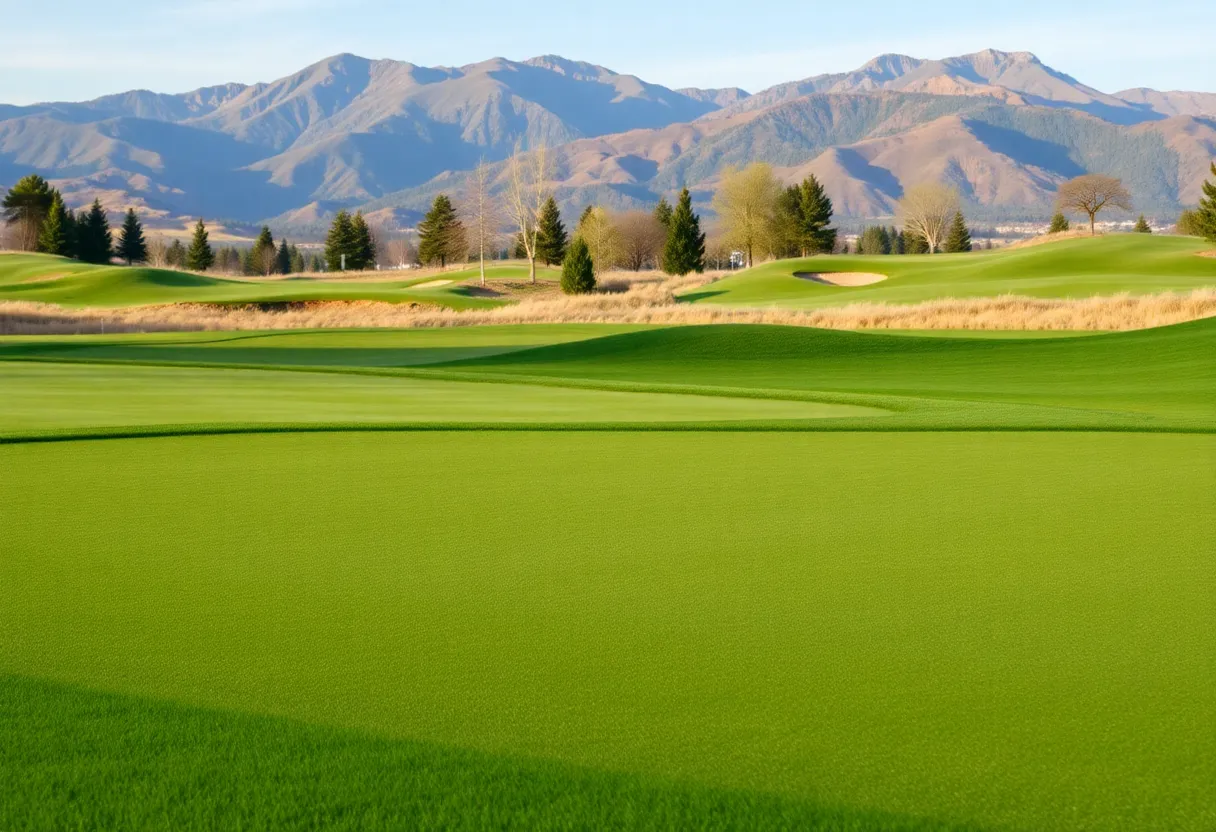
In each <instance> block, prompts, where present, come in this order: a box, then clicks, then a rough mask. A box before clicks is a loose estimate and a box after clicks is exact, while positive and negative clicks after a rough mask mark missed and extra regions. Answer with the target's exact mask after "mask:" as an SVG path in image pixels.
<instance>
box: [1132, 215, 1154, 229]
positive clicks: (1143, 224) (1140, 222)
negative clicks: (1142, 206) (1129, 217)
mask: <svg viewBox="0 0 1216 832" xmlns="http://www.w3.org/2000/svg"><path fill="white" fill-rule="evenodd" d="M1132 230H1133V231H1135V232H1136V233H1137V234H1152V233H1153V229H1152V226H1150V225H1149V224H1148V220H1146V219H1145V218H1144V214H1141V215H1140V216H1139V217H1138V218H1137V219H1136V225H1135V227H1134V228H1133V229H1132Z"/></svg>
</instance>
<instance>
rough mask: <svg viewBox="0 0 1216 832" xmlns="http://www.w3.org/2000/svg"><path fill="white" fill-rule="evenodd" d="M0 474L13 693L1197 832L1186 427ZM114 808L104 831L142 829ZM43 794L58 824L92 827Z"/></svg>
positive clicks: (1206, 810) (248, 445)
mask: <svg viewBox="0 0 1216 832" xmlns="http://www.w3.org/2000/svg"><path fill="white" fill-rule="evenodd" d="M0 453H2V454H3V461H4V466H5V470H6V472H7V473H6V476H5V478H4V479H3V482H2V484H0V504H3V505H5V506H6V509H7V511H8V512H9V516H10V517H16V518H18V522H16V523H12V522H10V523H9V524H8V526H7V529H6V538H7V547H6V552H7V554H6V557H5V558H4V559H2V560H0V667H2V668H3V670H4V671H6V672H8V673H11V674H17V675H19V676H22V677H29V678H39V679H46V680H51V681H55V682H60V683H70V684H78V685H84V686H86V687H88V688H93V689H98V690H104V691H112V692H115V693H120V694H126V695H137V696H141V697H148V698H151V699H153V700H169V701H172V702H177V703H181V704H182V705H186V706H203V707H221V708H225V709H229V710H231V711H235V712H241V713H245V714H254V715H268V716H284V717H291V718H293V719H296V720H299V721H301V722H303V723H307V724H312V725H319V726H327V727H332V728H344V729H353V730H357V731H361V732H364V733H366V734H368V735H370V736H376V737H382V738H385V740H410V741H418V742H423V743H426V744H428V745H429V746H431V747H438V748H449V749H469V750H470V751H475V752H482V753H485V754H489V755H495V759H494V760H479V758H476V757H475V756H474V757H472V758H470V759H469V760H468V762H467V765H468V766H471V767H473V768H474V769H476V768H478V767H480V766H501V765H503V763H502V762H501V759H502V758H503V757H507V758H521V757H522V758H531V759H538V760H540V759H543V760H549V761H555V762H557V763H560V764H563V765H564V764H570V765H577V766H586V767H590V768H592V769H596V770H600V771H608V772H622V773H627V774H629V775H630V776H634V777H639V778H643V779H651V778H653V779H654V780H655V781H657V782H659V783H662V782H675V783H681V784H688V785H689V786H690V787H704V788H710V789H726V790H729V791H732V792H748V793H752V794H755V795H756V796H757V799H758V800H760V801H761V802H763V801H764V800H765V799H766V798H765V797H764V796H766V795H772V796H778V797H788V798H791V799H794V800H803V801H809V802H811V803H819V804H822V805H828V806H833V807H843V808H846V809H850V810H853V811H855V812H856V813H857V817H859V818H861V819H862V820H864V819H865V818H867V817H872V814H871V813H891V814H893V815H894V816H896V817H911V818H922V819H926V820H927V821H929V820H932V821H940V822H942V823H958V824H972V825H975V826H980V827H992V828H1023V829H1036V830H1037V829H1076V828H1090V829H1122V828H1136V829H1171V830H1187V829H1195V830H1203V829H1209V828H1211V826H1212V824H1213V823H1216V801H1213V795H1212V792H1211V789H1210V785H1211V782H1212V780H1213V778H1214V777H1216V768H1214V767H1213V765H1214V761H1216V740H1214V738H1213V735H1212V733H1211V730H1210V726H1211V725H1212V724H1213V720H1216V696H1214V695H1213V694H1214V693H1216V665H1213V663H1212V661H1211V658H1212V656H1213V651H1214V650H1216V607H1213V606H1212V604H1211V598H1212V594H1213V592H1216V559H1214V558H1213V557H1212V554H1213V551H1212V540H1213V539H1216V538H1214V535H1216V523H1214V518H1213V506H1212V502H1211V495H1212V493H1213V490H1214V489H1216V468H1214V467H1213V466H1212V465H1211V464H1210V463H1211V461H1212V459H1213V454H1216V445H1214V444H1213V439H1212V437H1210V436H1189V437H1188V436H1149V435H1135V434H1123V435H1112V434H1076V435H1073V434H1033V433H1031V434H1001V435H991V434H950V433H944V434H919V435H910V434H901V433H872V434H852V435H849V434H840V435H833V434H760V435H757V434H707V433H677V434H635V433H598V434H587V433H557V434H522V433H514V434H512V433H446V434H445V433H438V434H389V435H385V434H362V435H350V434H345V435H343V434H336V435H331V436H323V435H309V436H293V435H279V436H261V437H248V436H243V437H182V438H169V439H148V440H124V441H120V442H69V443H52V444H49V445H21V446H10V447H7V448H5V449H3V450H2V451H0ZM1112 460H1118V465H1112V464H1111V461H1112ZM65 472H71V475H70V476H67V477H65V476H64V474H65ZM169 483H172V486H171V487H166V485H167V484H169ZM574 494H577V495H578V499H574V500H572V499H566V498H564V495H574ZM49 517H54V518H55V520H54V522H53V523H47V522H44V521H43V520H44V519H45V518H49ZM457 518H459V519H457ZM6 684H9V685H23V684H25V683H23V682H20V681H12V682H9V683H6ZM18 689H19V690H28V687H26V688H18ZM10 695H15V694H10ZM41 695H42V696H52V697H54V696H59V697H62V696H64V695H65V694H56V693H54V690H53V689H52V690H51V691H50V692H46V693H43V694H41ZM41 701H42V700H40V699H35V702H34V704H33V705H26V706H24V707H27V708H28V707H39V706H40V703H41ZM41 707H44V708H47V709H50V711H51V712H57V713H60V714H61V715H62V716H61V718H62V719H64V720H66V722H64V723H61V725H62V727H61V728H60V730H61V731H67V732H70V731H73V730H74V726H77V725H79V729H76V730H82V729H83V730H85V735H86V736H90V737H95V739H93V740H91V741H93V742H97V743H99V744H101V745H104V746H109V745H111V744H113V743H115V742H118V738H119V737H126V736H127V734H126V731H125V729H124V728H123V727H122V725H123V723H122V722H121V721H119V720H111V721H109V722H105V721H102V722H101V723H100V724H98V721H97V720H98V718H97V717H96V716H92V714H93V712H94V711H93V710H92V708H96V707H97V706H95V705H94V706H92V708H90V707H89V706H73V707H72V708H68V709H63V708H61V707H59V706H56V705H54V704H53V702H52V703H50V704H47V705H44V706H41ZM81 709H83V714H80V713H79V710H81ZM150 718H152V717H144V718H141V720H140V722H141V723H142V722H143V720H144V719H150ZM156 718H158V719H166V718H167V717H165V716H159V717H156ZM179 718H180V719H187V720H189V719H200V718H202V717H198V716H191V715H190V713H189V712H185V713H183V714H182V715H181V716H180V717H179ZM26 724H27V723H24V722H23V723H22V725H26ZM28 730H34V729H28ZM174 730H180V729H174ZM249 730H251V731H256V730H257V728H256V726H255V727H253V728H250V729H249ZM111 733H114V734H115V736H114V739H113V740H111V739H109V735H110V734H111ZM284 741H285V742H289V741H292V739H291V737H290V735H289V736H288V737H286V738H285V739H284ZM296 741H297V742H303V741H302V740H296ZM352 741H353V740H352ZM26 742H28V740H27V741H26ZM59 742H61V743H62V742H64V740H63V739H60V740H59ZM123 742H133V741H132V740H123ZM303 747H304V748H307V746H306V745H305V746H303ZM130 753H131V754H133V755H137V756H134V757H133V758H132V759H130V760H126V761H121V762H124V763H125V767H120V768H118V771H119V772H123V773H125V775H126V776H137V777H138V778H140V779H141V782H143V781H146V782H147V783H148V784H149V785H147V786H146V787H141V792H142V791H143V788H147V789H149V790H151V791H153V792H157V791H158V790H159V791H163V790H164V789H172V788H175V787H176V788H189V787H188V786H186V785H185V784H187V783H190V782H195V781H194V780H193V777H194V772H193V769H190V768H183V769H181V770H178V771H176V773H175V771H174V770H172V769H171V770H169V771H164V770H161V769H160V768H159V767H157V766H149V765H148V763H147V762H145V761H147V760H148V757H147V754H149V753H152V754H156V752H148V751H140V750H139V749H138V747H136V750H134V751H132V752H130ZM385 753H390V754H391V753H393V752H392V751H391V750H390V751H387V752H385ZM396 753H409V749H408V748H407V749H404V750H402V751H399V752H396ZM450 753H456V752H455V751H452V752H450ZM40 759H42V758H40V757H39V755H37V754H34V753H31V752H27V753H26V754H25V755H23V756H22V757H20V758H19V761H20V765H21V766H22V769H21V770H19V771H18V772H17V773H16V777H15V778H14V779H15V781H16V782H18V783H20V784H23V788H22V789H21V791H22V793H25V790H26V789H33V790H34V791H33V794H35V795H36V794H43V795H50V794H53V792H51V791H47V790H48V789H50V788H52V787H51V783H52V782H53V780H52V779H50V778H54V777H56V776H59V777H63V776H68V777H69V778H83V780H84V781H85V782H86V783H95V782H97V780H96V779H95V777H97V776H103V775H104V774H105V773H110V774H111V776H113V774H112V773H113V771H114V769H112V768H107V766H108V765H112V763H110V762H109V761H108V760H107V758H106V757H105V756H103V757H102V758H101V759H99V760H98V759H95V758H94V757H93V756H92V755H85V756H84V757H83V758H80V759H77V761H76V762H75V764H73V765H72V768H70V769H68V770H66V771H64V770H62V769H61V770H60V771H62V772H63V773H62V774H59V775H55V774H54V773H52V772H53V770H48V769H47V768H46V767H45V765H42V764H40V763H39V760H40ZM329 759H331V758H327V757H326V756H325V755H324V754H321V755H320V757H319V759H318V760H316V761H315V765H317V766H320V767H324V766H326V765H327V764H329V762H328V761H329ZM238 763H239V765H241V766H243V769H238V770H235V771H231V772H228V774H227V776H226V777H225V778H223V781H222V782H224V783H229V782H230V781H231V780H232V779H243V773H244V771H245V770H248V771H249V775H248V776H249V777H250V778H254V781H255V782H256V778H257V777H258V772H259V770H260V769H259V764H258V759H257V758H256V757H244V758H238ZM526 770H527V766H526V764H525V774H526ZM491 771H492V769H491ZM68 772H70V773H68ZM340 774H342V775H343V776H348V777H351V778H360V777H367V776H369V775H368V774H367V773H365V770H362V769H360V768H359V767H350V768H344V769H342V771H341V772H340ZM484 776H489V775H484ZM166 781H167V782H166ZM174 784H176V786H175V785H174ZM346 785H347V784H344V783H342V782H339V783H338V784H336V785H334V786H330V787H329V788H331V789H333V788H336V789H339V790H341V789H342V788H343V787H345V786H346ZM356 785H357V784H354V785H350V786H349V788H350V789H351V790H354V793H353V794H352V795H351V799H352V800H354V799H355V798H356V797H357V795H358V790H357V788H356ZM228 788H231V787H230V786H229V787H228ZM656 788H657V787H656ZM574 790H575V792H576V793H577V792H578V791H579V787H578V786H577V785H576V786H575V787H574ZM191 793H192V792H191ZM121 794H122V792H119V796H118V797H114V798H109V797H107V798H106V801H105V802H102V804H101V805H102V808H103V809H108V810H110V811H117V812H120V813H122V814H124V815H125V814H126V813H127V812H137V813H138V812H139V811H140V809H139V808H138V806H133V807H132V808H131V809H129V810H128V809H126V808H124V806H123V799H122V797H121ZM192 794H193V793H192ZM273 794H274V795H276V798H275V799H289V798H284V797H283V795H284V794H285V792H283V791H275V792H273ZM25 799H27V800H28V799H29V798H28V797H26V798H25ZM195 799H197V800H198V801H199V805H200V806H201V807H202V808H200V809H196V810H195V811H198V812H215V811H220V810H219V809H217V808H214V807H213V804H212V802H211V800H212V799H211V798H207V797H204V796H203V795H202V794H199V795H198V796H197V798H195ZM475 799H476V798H475V795H473V794H470V795H466V796H465V798H464V800H465V803H464V808H465V811H466V812H467V811H470V810H471V809H472V806H473V805H475V804H473V803H471V802H470V801H473V800H475ZM245 800H247V801H256V800H257V798H256V797H255V796H253V795H248V794H247V795H246V796H245ZM575 800H576V801H577V800H578V798H577V797H576V798H575ZM263 802H270V803H273V802H274V801H273V800H270V799H269V798H266V799H264V801H263ZM9 805H11V804H9ZM37 805H39V807H40V812H41V813H42V815H43V816H44V817H49V818H52V819H53V822H52V823H49V824H48V825H51V826H66V825H73V824H72V823H71V821H72V819H73V818H78V817H80V816H81V815H85V816H88V815H89V813H90V812H94V811H97V810H95V809H93V808H91V804H87V803H84V804H75V803H64V802H60V801H57V800H51V801H49V802H42V803H37ZM358 805H361V804H359V803H355V804H354V806H352V807H351V809H352V810H355V811H357V809H356V808H355V807H357V806H358ZM747 805H748V804H747V803H741V805H740V807H738V810H739V811H745V808H744V807H746V806H747ZM209 806H212V808H207V807H209ZM263 811H269V809H264V810H263ZM296 811H299V809H298V808H297V809H296ZM746 818H747V815H746V813H744V814H741V815H740V816H739V824H736V825H747V822H746ZM856 828H874V826H869V827H867V826H864V825H862V826H858V827H856Z"/></svg>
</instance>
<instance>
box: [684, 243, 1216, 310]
mask: <svg viewBox="0 0 1216 832" xmlns="http://www.w3.org/2000/svg"><path fill="white" fill-rule="evenodd" d="M1209 247H1210V246H1209V245H1208V244H1206V243H1204V242H1203V241H1202V240H1198V239H1195V238H1191V237H1167V236H1156V235H1146V234H1120V235H1112V236H1108V237H1099V238H1093V239H1071V240H1063V241H1060V242H1053V243H1050V244H1045V245H1041V246H1032V247H1027V248H1014V249H1008V250H995V251H981V252H974V253H971V254H937V255H932V256H930V255H917V256H886V257H861V256H833V257H813V258H807V259H800V260H778V261H775V262H772V263H765V264H763V265H761V266H757V267H756V268H753V269H749V270H747V271H745V272H741V273H739V274H736V275H733V276H731V277H728V278H726V279H724V280H720V281H718V282H716V283H713V284H712V285H710V286H707V287H705V288H703V289H699V290H695V291H693V292H691V293H689V294H686V295H685V296H684V300H686V301H688V302H690V303H725V304H736V305H744V306H763V305H770V304H776V305H780V306H783V307H789V308H792V309H811V308H816V307H822V306H833V305H839V304H845V303H859V302H885V303H919V302H922V301H927V300H934V299H937V298H944V297H956V298H974V297H992V296H996V295H1004V294H1016V295H1027V296H1030V297H1040V298H1065V297H1070V298H1075V297H1086V296H1090V295H1100V294H1101V295H1109V294H1115V293H1118V292H1132V293H1135V294H1148V293H1154V292H1165V291H1180V290H1189V289H1198V288H1203V287H1210V286H1216V260H1214V259H1212V258H1210V257H1198V256H1196V255H1197V254H1198V253H1199V252H1201V251H1203V250H1204V249H1205V248H1209ZM795 272H815V273H825V272H874V273H878V274H884V275H887V276H888V278H889V279H888V280H884V281H882V282H881V283H874V284H872V285H868V286H854V287H849V286H827V285H823V284H821V283H817V282H814V281H810V280H803V279H800V278H798V277H795V276H794V273H795Z"/></svg>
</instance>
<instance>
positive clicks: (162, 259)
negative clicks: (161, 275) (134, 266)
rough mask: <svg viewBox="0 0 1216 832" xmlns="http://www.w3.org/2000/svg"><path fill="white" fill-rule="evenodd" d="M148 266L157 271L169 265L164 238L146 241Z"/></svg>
mask: <svg viewBox="0 0 1216 832" xmlns="http://www.w3.org/2000/svg"><path fill="white" fill-rule="evenodd" d="M148 265H149V266H155V267H156V268H158V269H163V268H164V267H165V266H167V265H169V247H168V246H167V245H165V238H164V237H153V238H152V239H150V240H148Z"/></svg>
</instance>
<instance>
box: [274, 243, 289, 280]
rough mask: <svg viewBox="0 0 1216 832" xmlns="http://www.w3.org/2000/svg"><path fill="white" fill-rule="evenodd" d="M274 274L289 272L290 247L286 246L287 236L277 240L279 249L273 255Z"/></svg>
mask: <svg viewBox="0 0 1216 832" xmlns="http://www.w3.org/2000/svg"><path fill="white" fill-rule="evenodd" d="M274 270H275V274H291V249H290V248H288V246H287V238H286V237H284V238H283V239H282V240H280V241H279V250H278V251H277V252H275V256H274Z"/></svg>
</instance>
